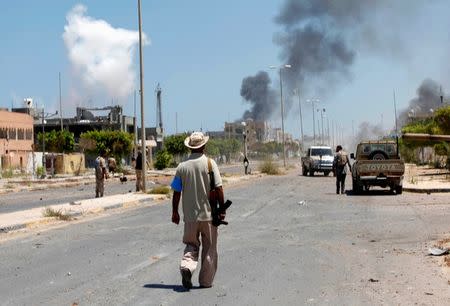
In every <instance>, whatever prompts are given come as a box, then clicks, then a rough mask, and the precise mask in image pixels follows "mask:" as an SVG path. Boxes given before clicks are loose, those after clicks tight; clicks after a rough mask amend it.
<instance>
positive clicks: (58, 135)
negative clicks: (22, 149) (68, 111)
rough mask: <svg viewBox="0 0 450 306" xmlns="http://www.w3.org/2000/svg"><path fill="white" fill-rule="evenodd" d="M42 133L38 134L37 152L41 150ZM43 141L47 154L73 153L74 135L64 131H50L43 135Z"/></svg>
mask: <svg viewBox="0 0 450 306" xmlns="http://www.w3.org/2000/svg"><path fill="white" fill-rule="evenodd" d="M42 135H43V134H42V133H38V135H37V138H38V143H37V145H38V150H41V151H42V150H43V148H42V138H43V136H42ZM44 141H45V151H47V152H55V153H70V152H73V149H74V146H75V138H74V134H73V133H71V132H69V131H66V130H62V131H61V130H59V131H55V130H52V131H50V132H45V133H44Z"/></svg>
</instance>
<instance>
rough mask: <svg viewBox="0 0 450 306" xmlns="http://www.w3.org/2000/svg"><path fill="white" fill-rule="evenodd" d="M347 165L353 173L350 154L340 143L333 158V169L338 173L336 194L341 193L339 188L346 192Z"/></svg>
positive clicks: (342, 192)
mask: <svg viewBox="0 0 450 306" xmlns="http://www.w3.org/2000/svg"><path fill="white" fill-rule="evenodd" d="M347 165H348V168H349V169H350V173H351V171H352V166H351V165H350V160H349V158H348V155H347V153H346V152H345V151H344V150H342V146H341V145H338V146H337V147H336V155H335V156H334V160H333V170H334V173H335V174H336V194H339V190H340V191H341V194H344V192H345V177H346V176H347Z"/></svg>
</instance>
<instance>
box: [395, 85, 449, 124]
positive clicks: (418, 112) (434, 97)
mask: <svg viewBox="0 0 450 306" xmlns="http://www.w3.org/2000/svg"><path fill="white" fill-rule="evenodd" d="M441 95H442V101H441ZM448 100H449V98H448V97H445V96H444V93H443V92H442V87H441V86H440V85H439V84H438V83H437V82H436V81H434V80H432V79H425V80H424V81H423V82H422V84H420V86H419V88H417V97H415V98H413V99H412V100H410V101H409V105H408V108H406V109H404V110H403V111H402V112H400V114H399V123H400V124H401V125H403V124H405V123H407V122H408V120H410V119H414V118H424V117H427V116H429V115H431V113H432V112H433V111H434V110H436V109H437V108H438V107H440V106H442V102H445V101H448Z"/></svg>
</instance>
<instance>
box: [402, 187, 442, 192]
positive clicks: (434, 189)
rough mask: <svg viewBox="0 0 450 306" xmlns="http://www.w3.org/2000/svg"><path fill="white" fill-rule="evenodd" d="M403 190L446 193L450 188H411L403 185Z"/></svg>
mask: <svg viewBox="0 0 450 306" xmlns="http://www.w3.org/2000/svg"><path fill="white" fill-rule="evenodd" d="M403 191H407V192H412V193H446V192H450V188H427V189H424V188H411V187H403Z"/></svg>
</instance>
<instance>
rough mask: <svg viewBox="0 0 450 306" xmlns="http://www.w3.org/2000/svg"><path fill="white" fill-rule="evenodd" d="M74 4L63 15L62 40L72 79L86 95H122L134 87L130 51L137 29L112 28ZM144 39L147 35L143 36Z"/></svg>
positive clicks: (136, 38)
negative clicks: (64, 22)
mask: <svg viewBox="0 0 450 306" xmlns="http://www.w3.org/2000/svg"><path fill="white" fill-rule="evenodd" d="M86 12H87V8H86V7H85V6H83V5H77V6H75V7H74V8H73V9H72V10H71V11H70V12H69V13H68V14H67V16H66V19H67V24H66V25H65V27H64V33H63V40H64V44H65V46H66V48H67V53H68V58H69V60H70V63H71V66H72V70H73V74H74V77H75V81H76V82H77V83H79V85H80V86H82V87H83V88H78V89H83V92H85V93H86V95H88V96H89V95H103V96H106V97H107V98H108V99H110V98H115V99H123V98H125V97H127V96H129V95H130V94H131V93H132V91H133V90H134V88H135V75H136V73H135V71H134V67H133V55H134V54H135V53H136V52H135V49H136V46H137V44H138V42H139V33H138V32H137V31H130V30H126V29H121V28H114V27H113V26H111V25H110V24H109V23H107V22H106V21H104V20H100V19H94V18H92V17H89V16H87V15H86ZM144 41H145V42H148V39H146V37H145V36H144Z"/></svg>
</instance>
